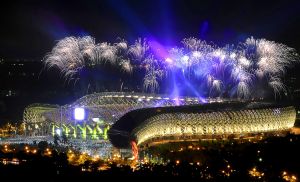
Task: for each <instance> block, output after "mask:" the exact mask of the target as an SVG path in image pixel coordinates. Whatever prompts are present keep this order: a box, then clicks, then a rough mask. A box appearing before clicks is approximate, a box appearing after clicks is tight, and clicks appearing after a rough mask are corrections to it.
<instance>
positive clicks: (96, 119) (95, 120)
mask: <svg viewBox="0 0 300 182" xmlns="http://www.w3.org/2000/svg"><path fill="white" fill-rule="evenodd" d="M92 120H93V121H94V122H96V123H97V122H99V121H100V119H99V118H93V119H92Z"/></svg>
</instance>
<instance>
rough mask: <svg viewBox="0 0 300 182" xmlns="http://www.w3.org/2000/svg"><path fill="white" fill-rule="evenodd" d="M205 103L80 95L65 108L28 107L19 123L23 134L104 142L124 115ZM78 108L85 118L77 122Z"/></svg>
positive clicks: (147, 96)
mask: <svg viewBox="0 0 300 182" xmlns="http://www.w3.org/2000/svg"><path fill="white" fill-rule="evenodd" d="M203 102H206V100H203V99H201V98H191V97H184V98H183V97H176V98H170V97H167V96H164V95H153V94H152V95H151V94H143V93H124V92H103V93H95V94H91V95H87V96H84V97H82V98H80V99H78V100H77V101H75V102H74V103H72V104H69V105H65V106H61V107H59V106H56V105H54V106H52V105H38V104H34V105H30V106H28V107H27V108H26V109H25V111H24V118H23V121H24V123H25V126H26V131H27V135H31V136H38V135H45V134H52V135H54V134H55V133H56V131H59V130H61V131H62V133H64V134H65V135H66V136H67V137H70V138H81V139H105V140H106V139H107V131H108V129H109V128H110V126H111V125H112V124H114V123H115V122H116V121H117V120H119V119H120V117H122V116H123V115H124V114H126V113H127V112H130V111H132V110H136V109H141V108H155V107H165V106H176V105H194V104H200V103H203ZM78 108H82V109H83V111H84V114H85V116H84V117H83V118H81V119H80V120H78V118H77V119H76V118H75V117H74V115H75V113H74V111H75V110H76V109H78Z"/></svg>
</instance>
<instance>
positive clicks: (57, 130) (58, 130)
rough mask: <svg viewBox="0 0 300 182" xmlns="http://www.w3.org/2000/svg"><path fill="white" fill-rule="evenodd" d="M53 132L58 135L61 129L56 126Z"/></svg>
mask: <svg viewBox="0 0 300 182" xmlns="http://www.w3.org/2000/svg"><path fill="white" fill-rule="evenodd" d="M55 133H56V134H57V135H58V136H60V135H61V129H59V128H57V129H56V130H55Z"/></svg>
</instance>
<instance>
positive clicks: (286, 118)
mask: <svg viewBox="0 0 300 182" xmlns="http://www.w3.org/2000/svg"><path fill="white" fill-rule="evenodd" d="M295 118H296V112H295V109H294V107H292V106H287V105H282V104H281V105H278V104H271V103H261V102H237V101H224V102H221V103H219V102H215V103H204V104H200V105H189V106H176V107H161V108H147V109H140V110H135V111H131V112H129V113H127V114H126V115H125V116H124V117H122V118H121V119H120V120H119V121H117V123H116V124H114V125H113V127H112V130H117V131H121V132H122V133H128V134H130V136H129V137H127V136H126V135H119V136H117V137H116V136H114V135H112V136H111V137H110V138H111V139H112V142H113V144H114V145H115V146H119V147H125V146H124V144H129V143H130V140H133V141H135V142H136V143H137V145H138V146H140V147H144V146H154V145H158V144H163V143H172V142H182V141H201V140H218V139H219V140H224V139H228V138H233V139H244V138H249V137H254V136H256V135H261V134H278V133H280V132H285V131H288V130H289V129H290V128H291V127H293V126H294V122H295ZM120 141H121V142H120Z"/></svg>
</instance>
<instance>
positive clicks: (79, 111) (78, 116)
mask: <svg viewBox="0 0 300 182" xmlns="http://www.w3.org/2000/svg"><path fill="white" fill-rule="evenodd" d="M84 116H85V113H84V109H83V108H79V107H78V108H75V110H74V118H75V120H79V121H81V120H84Z"/></svg>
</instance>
